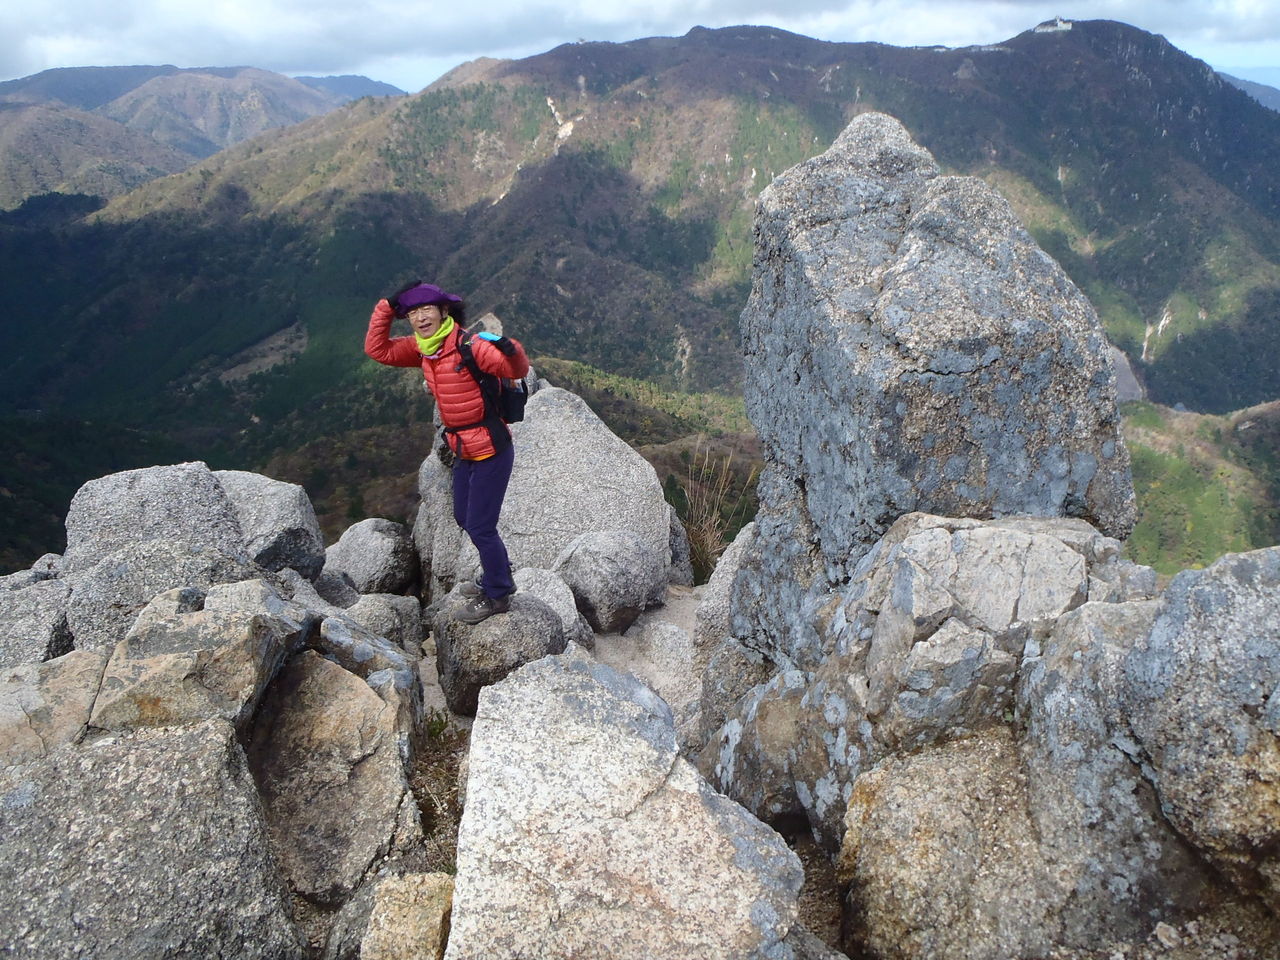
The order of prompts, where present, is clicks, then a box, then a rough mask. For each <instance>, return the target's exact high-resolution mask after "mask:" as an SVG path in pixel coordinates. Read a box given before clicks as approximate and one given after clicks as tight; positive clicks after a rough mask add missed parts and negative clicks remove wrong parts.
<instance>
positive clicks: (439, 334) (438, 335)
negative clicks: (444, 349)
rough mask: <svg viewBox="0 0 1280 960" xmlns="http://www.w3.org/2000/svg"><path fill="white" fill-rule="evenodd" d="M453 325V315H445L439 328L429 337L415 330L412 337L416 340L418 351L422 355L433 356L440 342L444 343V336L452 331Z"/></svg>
mask: <svg viewBox="0 0 1280 960" xmlns="http://www.w3.org/2000/svg"><path fill="white" fill-rule="evenodd" d="M454 326H455V324H454V322H453V317H445V318H444V323H442V324H440V329H439V330H437V331H436V332H435V333H433V334H432V335H431V336H429V337H424V336H422V335H421V334H419V333H418V331H416V330H415V331H414V332H413V339H414V340H416V341H417V342H418V352H419V353H420V354H422V355H423V356H424V357H430V356H434V355H435V352H436V351H437V350H439V349H440V344H442V343H444V338H445V337H447V336H448V335H449V334H451V333H453V328H454Z"/></svg>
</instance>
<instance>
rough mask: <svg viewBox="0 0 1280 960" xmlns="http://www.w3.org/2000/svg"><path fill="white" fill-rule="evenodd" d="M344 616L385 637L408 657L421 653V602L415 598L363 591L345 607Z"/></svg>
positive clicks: (417, 655) (418, 655)
mask: <svg viewBox="0 0 1280 960" xmlns="http://www.w3.org/2000/svg"><path fill="white" fill-rule="evenodd" d="M346 615H347V617H348V618H349V619H351V620H353V621H355V622H356V623H358V624H359V625H360V626H362V627H364V628H365V629H366V630H368V631H369V632H370V633H375V634H377V635H378V636H380V637H385V638H386V639H387V640H389V641H391V642H392V643H394V644H395V645H396V646H397V647H400V648H401V649H402V650H404V651H405V653H407V654H408V655H409V656H411V657H421V656H422V640H423V629H424V628H423V624H422V604H420V603H419V602H418V599H417V598H416V597H402V596H399V595H398V594H394V593H367V594H365V595H363V596H362V597H361V598H360V599H359V600H357V601H356V602H355V603H353V604H352V605H351V606H350V607H348V608H347V611H346Z"/></svg>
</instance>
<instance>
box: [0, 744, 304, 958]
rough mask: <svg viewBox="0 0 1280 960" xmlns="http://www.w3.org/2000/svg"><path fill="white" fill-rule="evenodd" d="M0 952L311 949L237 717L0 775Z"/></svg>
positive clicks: (294, 954)
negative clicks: (299, 929) (234, 722)
mask: <svg viewBox="0 0 1280 960" xmlns="http://www.w3.org/2000/svg"><path fill="white" fill-rule="evenodd" d="M0 877H4V878H5V882H4V883H0V916H2V917H4V923H0V953H4V954H6V955H10V956H21V957H41V958H48V960H55V958H62V957H65V958H68V960H70V958H73V957H86V956H93V957H174V958H179V957H183V958H191V960H203V958H207V957H276V958H280V960H287V958H298V960H302V958H304V957H306V956H308V955H309V954H308V952H307V950H306V948H305V947H304V946H303V945H302V944H301V943H300V942H299V939H298V937H297V934H296V932H295V930H294V927H293V923H292V921H291V919H290V904H289V898H288V894H287V892H286V890H285V887H284V884H283V883H282V882H281V880H280V877H279V875H278V874H277V872H276V869H275V864H274V862H273V860H272V857H271V853H270V849H269V844H268V842H267V831H266V826H265V824H264V822H263V819H262V807H261V804H260V802H259V800H258V795H257V791H256V789H255V787H254V783H253V779H252V777H250V775H249V768H248V764H247V763H246V762H245V757H244V754H243V752H242V751H241V749H240V745H239V744H238V743H237V741H236V736H235V731H234V730H233V729H232V727H231V725H230V724H228V723H225V722H223V721H220V720H211V721H206V722H204V723H201V724H198V725H196V726H194V727H173V728H163V729H148V730H139V731H135V732H133V733H131V734H129V735H127V736H120V737H112V738H108V739H105V740H99V741H97V742H95V743H93V744H91V745H85V746H83V747H78V748H76V747H63V748H61V749H58V750H55V751H53V752H52V753H50V754H49V756H47V757H45V758H44V759H42V760H38V761H36V762H33V763H28V764H26V765H24V766H19V767H14V768H10V769H8V770H5V771H3V772H0Z"/></svg>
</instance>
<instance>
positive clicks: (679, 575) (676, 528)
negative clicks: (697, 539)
mask: <svg viewBox="0 0 1280 960" xmlns="http://www.w3.org/2000/svg"><path fill="white" fill-rule="evenodd" d="M668 509H669V510H670V512H671V573H670V582H671V583H674V584H677V585H679V586H682V587H692V586H693V557H692V555H691V554H690V553H689V533H688V531H686V530H685V528H684V524H683V523H681V522H680V518H679V517H678V516H677V515H676V508H675V507H670V506H669V507H668Z"/></svg>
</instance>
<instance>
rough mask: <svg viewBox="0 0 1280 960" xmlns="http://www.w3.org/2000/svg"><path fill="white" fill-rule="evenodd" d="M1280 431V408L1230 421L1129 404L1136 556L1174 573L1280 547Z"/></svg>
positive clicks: (1248, 413)
mask: <svg viewBox="0 0 1280 960" xmlns="http://www.w3.org/2000/svg"><path fill="white" fill-rule="evenodd" d="M1246 424H1247V426H1243V425H1246ZM1278 433H1280V404H1270V405H1268V406H1266V407H1261V408H1255V409H1254V410H1250V411H1241V412H1239V413H1236V414H1233V415H1232V416H1230V417H1214V416H1204V415H1200V414H1191V413H1177V412H1175V411H1173V410H1170V409H1168V408H1165V407H1158V406H1156V405H1154V404H1148V403H1134V404H1127V405H1126V406H1125V437H1126V441H1127V443H1128V446H1129V454H1130V456H1131V457H1132V460H1133V482H1134V490H1135V492H1136V494H1137V500H1138V524H1137V526H1136V527H1135V529H1134V531H1133V534H1132V536H1131V537H1130V538H1129V542H1128V554H1129V556H1130V558H1132V559H1133V560H1135V561H1137V562H1138V563H1144V564H1147V565H1149V566H1152V567H1155V568H1156V570H1158V571H1159V572H1161V573H1165V574H1172V573H1176V572H1177V571H1179V570H1182V569H1185V568H1187V567H1202V566H1206V565H1207V564H1209V563H1211V562H1212V561H1213V560H1215V559H1217V558H1218V557H1219V556H1221V555H1222V554H1224V553H1238V552H1241V551H1246V550H1253V549H1257V548H1259V547H1266V546H1271V545H1273V544H1275V543H1277V542H1280V470H1278V469H1277V467H1280V463H1277V459H1276V453H1275V448H1274V447H1273V446H1271V444H1270V442H1268V441H1273V440H1274V439H1275V437H1276V435H1277V434H1278ZM1259 441H1261V442H1259Z"/></svg>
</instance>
